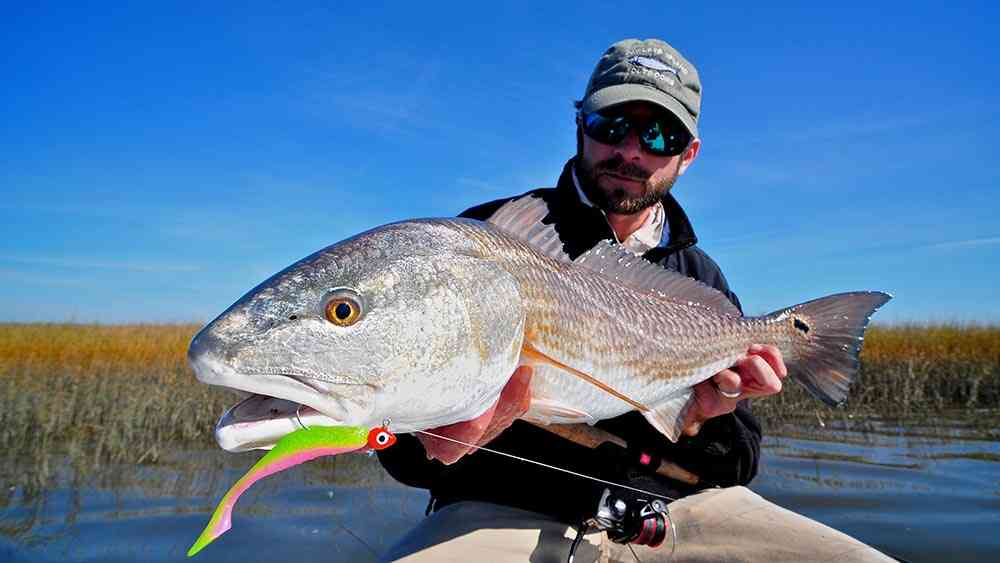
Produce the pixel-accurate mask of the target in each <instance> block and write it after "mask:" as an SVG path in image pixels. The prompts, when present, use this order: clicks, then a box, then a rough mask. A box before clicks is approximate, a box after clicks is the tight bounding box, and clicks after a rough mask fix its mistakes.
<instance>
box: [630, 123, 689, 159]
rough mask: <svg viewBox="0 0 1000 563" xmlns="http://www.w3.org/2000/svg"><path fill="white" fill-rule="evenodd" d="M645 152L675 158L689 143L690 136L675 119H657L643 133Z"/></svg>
mask: <svg viewBox="0 0 1000 563" xmlns="http://www.w3.org/2000/svg"><path fill="white" fill-rule="evenodd" d="M642 141H643V144H644V145H645V146H646V150H648V151H649V152H651V153H653V154H659V155H663V156H677V155H679V154H681V153H682V152H684V149H685V148H687V146H688V144H689V143H690V142H691V134H690V133H688V132H687V129H686V128H685V127H684V125H683V124H681V123H680V122H678V121H677V120H676V119H657V120H655V121H653V122H652V123H650V124H649V126H648V127H646V129H645V133H643V139H642Z"/></svg>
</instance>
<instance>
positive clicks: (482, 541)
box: [384, 487, 892, 563]
mask: <svg viewBox="0 0 1000 563" xmlns="http://www.w3.org/2000/svg"><path fill="white" fill-rule="evenodd" d="M670 519H671V523H672V525H673V527H674V534H673V535H670V534H668V536H667V540H666V541H665V542H664V543H663V545H661V546H660V547H658V548H657V549H649V548H647V547H644V546H633V548H634V549H635V556H633V555H632V553H631V552H630V551H629V548H628V547H627V546H623V545H619V544H616V543H613V542H610V541H609V540H608V539H607V536H606V535H605V534H603V533H594V534H589V535H588V536H586V537H585V540H584V541H583V542H582V543H581V544H580V546H579V547H578V548H577V551H576V557H575V559H574V561H575V562H579V563H583V562H587V563H590V562H594V561H625V562H634V561H636V557H637V558H638V561H641V562H642V563H649V562H651V561H705V562H707V561H768V562H771V561H775V562H777V561H796V562H799V561H830V562H834V561H836V562H841V561H866V562H867V561H892V559H890V558H888V557H886V556H885V555H883V554H882V553H880V552H879V551H876V550H875V549H873V548H871V547H869V546H867V545H865V544H863V543H861V542H859V541H858V540H855V539H854V538H852V537H850V536H847V535H845V534H842V533H840V532H838V531H836V530H834V529H833V528H830V527H828V526H824V525H823V524H820V523H819V522H816V521H814V520H810V519H809V518H806V517H805V516H801V515H799V514H796V513H794V512H792V511H790V510H785V509H784V508H781V507H780V506H777V505H775V504H772V503H770V502H768V501H766V500H764V499H763V498H761V497H760V496H759V495H757V494H756V493H754V492H752V491H750V490H749V489H747V488H745V487H731V488H728V489H709V490H706V491H703V492H701V493H698V494H696V495H692V496H689V497H685V498H683V499H680V500H678V501H674V502H672V503H671V504H670ZM575 536H576V531H575V530H574V529H573V528H571V527H568V526H566V524H563V523H560V522H557V521H555V520H552V519H550V518H548V517H546V516H544V515H541V514H537V513H534V512H528V511H525V510H520V509H517V508H509V507H505V506H499V505H494V504H488V503H482V502H471V501H469V502H460V503H456V504H452V505H449V506H446V507H444V508H442V509H441V510H439V511H437V512H435V513H434V514H432V515H431V516H429V517H428V518H426V519H425V520H424V521H423V522H421V523H420V524H418V525H417V527H416V528H414V529H413V530H411V531H410V533H409V534H407V535H406V536H405V537H404V538H403V539H402V540H400V541H399V543H397V544H396V545H395V546H393V547H392V548H391V549H390V550H389V552H388V553H387V554H386V555H385V557H384V560H386V561H397V560H400V561H406V562H408V563H415V562H435V563H437V562H445V561H449V562H450V561H454V562H459V561H462V562H465V561H489V562H498V563H499V562H525V561H530V562H531V563H548V562H550V561H551V562H565V561H566V557H567V556H568V555H569V548H570V544H571V543H572V539H573V538H574V537H575ZM672 536H673V537H672ZM674 538H676V543H675V542H674Z"/></svg>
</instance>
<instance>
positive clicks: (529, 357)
mask: <svg viewBox="0 0 1000 563" xmlns="http://www.w3.org/2000/svg"><path fill="white" fill-rule="evenodd" d="M521 362H522V363H525V364H529V365H531V364H536V365H549V366H553V367H555V368H557V369H559V370H560V371H564V372H566V373H569V374H572V375H574V376H576V377H578V378H580V379H582V380H584V381H586V382H587V383H590V384H591V385H593V386H595V387H597V388H598V389H601V390H602V391H604V392H606V393H608V394H609V395H612V396H614V397H617V398H619V399H621V400H622V401H625V402H626V403H628V404H629V405H631V406H632V407H633V408H635V409H636V410H638V411H639V412H641V413H643V414H645V413H646V411H648V410H649V407H647V406H646V405H644V404H642V403H640V402H638V401H636V400H633V399H632V398H630V397H628V396H627V395H625V394H624V393H620V392H618V391H617V390H615V389H614V388H613V387H611V386H610V385H608V384H606V383H604V382H603V381H601V380H600V379H597V378H596V377H594V376H592V375H590V374H589V373H584V372H582V371H580V370H578V369H576V368H573V367H570V366H568V365H566V364H564V363H562V362H560V361H559V360H557V359H555V358H552V357H550V356H546V355H545V354H543V353H541V352H539V351H538V350H537V349H535V348H533V347H532V346H530V345H528V344H525V345H524V347H523V348H521Z"/></svg>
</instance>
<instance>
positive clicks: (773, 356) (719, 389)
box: [684, 344, 788, 436]
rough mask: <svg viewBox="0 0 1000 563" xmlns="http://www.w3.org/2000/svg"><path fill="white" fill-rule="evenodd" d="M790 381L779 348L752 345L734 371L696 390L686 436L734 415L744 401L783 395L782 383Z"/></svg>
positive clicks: (714, 377) (724, 372)
mask: <svg viewBox="0 0 1000 563" xmlns="http://www.w3.org/2000/svg"><path fill="white" fill-rule="evenodd" d="M786 377H788V369H787V368H786V367H785V362H784V360H783V359H782V358H781V352H780V351H779V350H778V349H777V348H775V347H774V346H760V345H758V344H753V345H751V346H750V348H749V349H748V350H747V353H746V355H745V356H743V357H742V358H740V359H739V360H737V362H736V363H735V364H733V367H731V368H729V369H724V370H722V371H720V372H719V373H717V374H715V375H714V376H713V377H712V378H711V379H708V380H706V381H702V382H701V383H699V384H698V385H695V386H694V402H693V403H692V405H691V408H690V409H688V413H687V418H686V420H685V421H684V434H687V435H688V436H694V435H695V434H697V433H698V431H699V430H701V425H702V424H704V423H705V421H706V420H708V419H710V418H714V417H716V416H719V415H723V414H727V413H731V412H733V411H734V410H736V403H738V402H740V401H741V400H743V399H749V398H752V397H766V396H768V395H774V394H775V393H777V392H778V391H781V380H782V379H784V378H786ZM724 393H725V394H724ZM726 394H729V395H733V397H731V398H730V397H727V396H726Z"/></svg>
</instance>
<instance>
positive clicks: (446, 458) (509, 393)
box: [417, 366, 534, 465]
mask: <svg viewBox="0 0 1000 563" xmlns="http://www.w3.org/2000/svg"><path fill="white" fill-rule="evenodd" d="M533 373H534V372H533V370H532V369H531V367H529V366H521V367H519V368H517V370H515V371H514V375H512V376H511V378H510V381H508V382H507V385H506V386H504V388H503V391H501V392H500V398H499V399H498V400H497V402H496V404H495V405H493V406H492V407H490V408H489V409H488V410H487V411H486V412H484V413H483V414H481V415H480V416H479V417H477V418H474V419H472V420H467V421H465V422H457V423H455V424H449V425H448V426H441V427H439V428H434V429H432V430H429V432H433V433H434V434H440V435H441V436H447V437H449V438H453V439H455V440H461V441H463V442H465V443H468V444H475V445H477V446H481V445H483V444H486V443H487V442H489V441H491V440H493V439H494V438H496V437H497V436H499V435H500V433H501V432H503V431H504V430H506V429H507V427H508V426H510V425H511V424H513V423H514V420H516V419H517V418H518V417H519V416H521V415H522V414H524V413H525V412H527V410H528V405H529V404H530V403H531V376H532V374H533ZM417 439H418V440H420V442H421V443H422V444H423V445H424V449H425V450H426V451H427V458H428V459H437V460H439V461H440V462H441V463H443V464H445V465H451V464H452V463H455V462H456V461H458V460H459V459H461V457H462V456H464V455H465V454H467V453H469V452H470V451H471V450H472V449H473V448H472V447H470V446H465V445H462V444H457V443H455V442H450V441H448V440H441V439H438V438H433V437H431V436H428V435H426V434H420V433H418V434H417Z"/></svg>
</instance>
